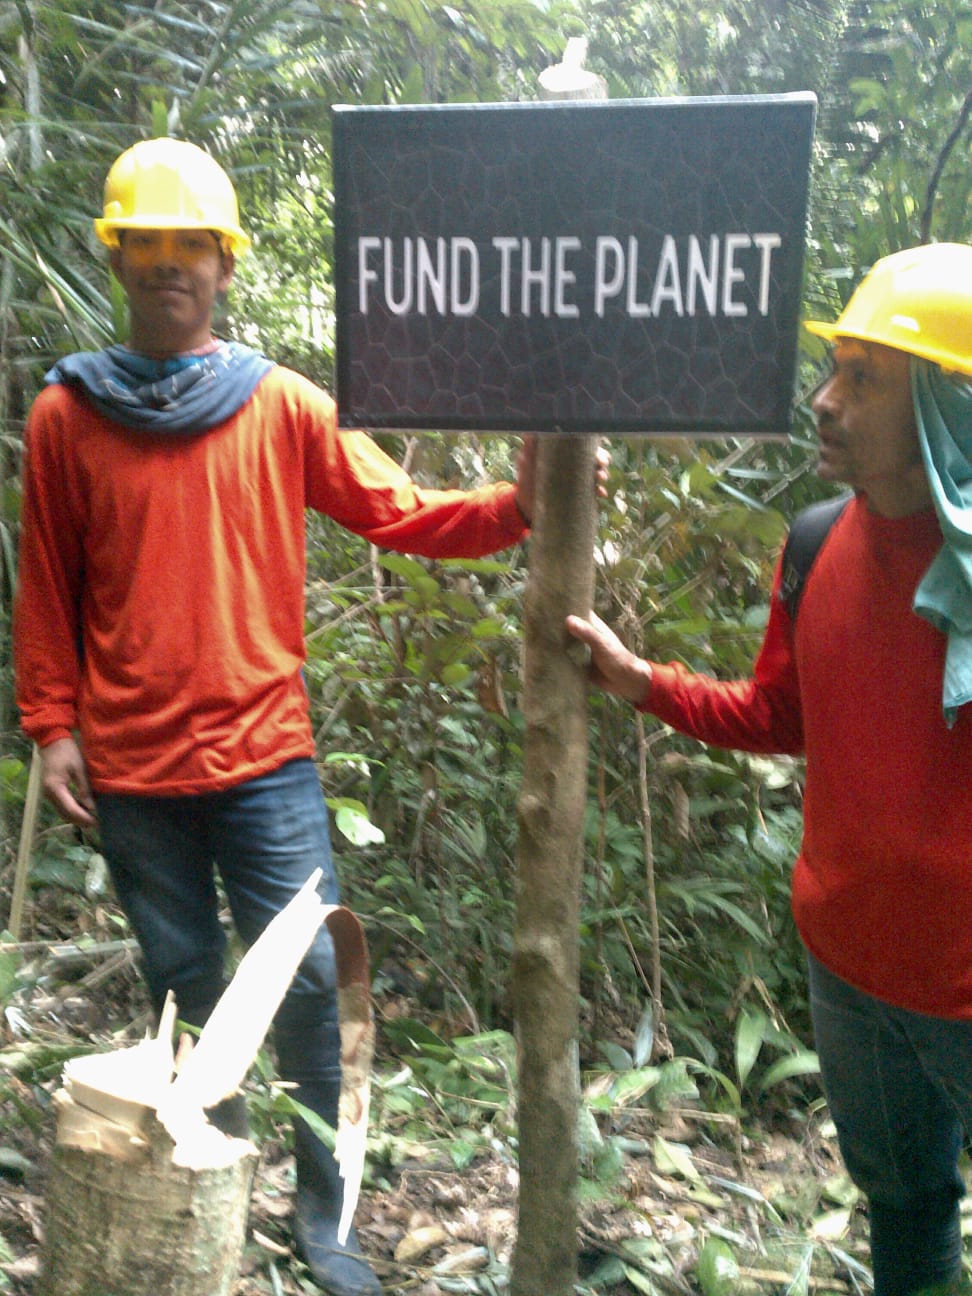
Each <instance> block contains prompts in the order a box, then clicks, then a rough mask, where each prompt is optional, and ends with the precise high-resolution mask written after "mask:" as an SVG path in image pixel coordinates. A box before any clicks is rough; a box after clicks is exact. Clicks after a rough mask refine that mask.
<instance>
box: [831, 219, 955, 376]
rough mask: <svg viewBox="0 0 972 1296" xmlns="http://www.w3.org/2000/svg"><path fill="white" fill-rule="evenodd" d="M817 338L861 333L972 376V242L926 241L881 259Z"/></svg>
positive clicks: (863, 338) (868, 339)
mask: <svg viewBox="0 0 972 1296" xmlns="http://www.w3.org/2000/svg"><path fill="white" fill-rule="evenodd" d="M806 328H807V329H808V331H809V332H811V333H814V334H816V335H817V337H822V338H826V339H827V340H828V341H833V340H834V339H835V338H859V339H860V340H861V341H862V342H880V343H881V344H882V345H883V346H889V347H894V348H895V349H896V350H898V351H907V352H908V353H909V354H910V355H917V356H923V357H924V358H925V359H926V360H932V361H934V362H935V364H939V365H941V366H942V368H943V369H950V370H953V369H954V370H958V371H959V372H960V373H964V374H968V375H970V376H972V247H969V246H968V245H966V244H965V243H926V244H923V245H922V246H921V247H914V248H908V249H907V251H905V252H894V253H892V255H891V256H886V257H882V258H881V260H880V261H877V262H875V264H874V265H873V266H872V267H871V269H870V271H869V272H868V274H867V275H866V276H865V277H864V278H863V279H862V280H861V282H860V284H859V285H858V286H857V288H856V290H855V291H854V294H853V295H852V297H851V299H850V301H849V302H848V303H847V305H846V306H845V307H844V309H843V311H842V312H841V314H840V318H839V319H838V320H837V322H836V323H835V324H824V323H822V322H821V321H820V320H808V321H807V322H806Z"/></svg>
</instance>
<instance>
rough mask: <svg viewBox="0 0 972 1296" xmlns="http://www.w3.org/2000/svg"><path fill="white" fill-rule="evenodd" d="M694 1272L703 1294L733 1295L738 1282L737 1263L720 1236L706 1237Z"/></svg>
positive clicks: (704, 1295)
mask: <svg viewBox="0 0 972 1296" xmlns="http://www.w3.org/2000/svg"><path fill="white" fill-rule="evenodd" d="M695 1272H696V1275H697V1277H698V1280H699V1286H700V1287H701V1288H702V1292H703V1296H733V1294H734V1293H735V1291H736V1289H737V1286H738V1283H739V1264H738V1262H737V1260H736V1257H735V1255H734V1253H733V1250H732V1247H731V1246H730V1245H729V1243H728V1242H726V1241H724V1240H723V1239H722V1238H715V1237H710V1238H706V1240H705V1243H704V1245H703V1246H702V1249H701V1251H700V1252H699V1260H698V1264H697V1265H696V1270H695Z"/></svg>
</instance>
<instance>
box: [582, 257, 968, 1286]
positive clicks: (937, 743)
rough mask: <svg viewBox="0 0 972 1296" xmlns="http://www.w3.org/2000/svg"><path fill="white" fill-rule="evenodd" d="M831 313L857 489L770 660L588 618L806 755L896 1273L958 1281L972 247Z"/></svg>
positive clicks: (802, 922)
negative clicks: (737, 676)
mask: <svg viewBox="0 0 972 1296" xmlns="http://www.w3.org/2000/svg"><path fill="white" fill-rule="evenodd" d="M808 327H809V328H810V329H811V330H812V331H813V332H815V333H818V334H821V335H822V336H824V337H825V338H828V339H830V340H833V341H834V343H835V346H834V354H833V370H832V373H831V375H830V377H829V378H828V379H827V380H826V382H824V383H823V385H822V386H821V387H820V388H819V389H818V391H817V393H816V397H815V400H814V411H815V413H816V417H817V423H818V430H819V436H820V475H821V476H822V477H823V478H824V479H825V480H827V481H834V482H844V483H846V485H848V486H849V487H850V488H851V491H852V492H853V494H852V496H851V497H849V501H848V502H847V504H846V505H845V507H844V508H843V511H842V512H840V514H839V516H838V517H837V520H836V521H834V522H833V523H832V525H831V527H830V530H829V532H828V533H827V534H826V536H825V538H824V539H823V542H822V544H820V547H819V548H818V549H817V551H816V556H815V559H814V560H813V561H812V565H810V566H809V569H808V571H807V572H806V573H805V575H804V577H803V582H802V593H801V594H800V595H799V602H797V601H796V592H797V586H798V585H800V579H799V578H798V577H796V575H795V572H796V566H797V564H795V563H794V562H793V561H788V560H787V553H786V552H784V555H783V557H782V558H781V561H780V563H779V564H778V566H777V571H776V578H775V582H774V588H773V594H772V599H771V604H770V615H769V622H768V624H767V629H766V634H765V637H764V640H763V645H762V648H761V650H760V653H759V656H758V658H757V661H756V664H755V668H754V672H753V676H752V678H751V679H747V680H738V681H733V682H722V681H719V680H715V679H712V678H709V677H707V676H703V675H698V674H695V673H694V672H692V671H689V670H687V669H685V668H684V667H683V666H682V665H680V664H671V665H660V664H658V663H656V662H648V661H643V660H641V659H640V658H638V657H637V656H636V655H635V654H633V653H631V652H630V651H628V650H627V649H626V648H625V647H624V646H623V644H622V643H621V642H620V641H619V640H618V638H617V637H616V636H615V635H614V633H613V632H612V631H611V630H610V629H609V628H608V626H606V625H605V624H604V622H603V621H601V620H600V619H599V618H597V617H596V616H592V617H591V618H590V620H584V619H581V618H578V617H571V618H569V619H568V626H567V628H568V630H569V632H570V633H571V634H573V635H575V636H576V637H577V638H579V639H581V640H582V641H584V642H585V643H587V644H588V645H589V646H590V649H591V653H592V664H591V676H592V681H593V682H594V683H595V684H597V685H598V686H600V687H602V688H605V689H607V690H609V691H610V692H612V693H615V694H617V695H619V696H620V697H623V698H626V699H627V700H628V701H630V702H632V703H633V704H634V705H635V706H636V707H637V708H639V709H640V710H643V711H648V712H651V713H652V714H654V715H657V716H658V717H659V718H660V719H661V720H663V721H665V722H666V723H668V724H670V725H672V726H673V727H674V728H676V729H678V730H680V731H681V732H683V733H686V734H689V735H691V736H692V737H695V738H699V739H701V740H702V741H703V742H706V743H709V744H712V745H714V746H717V747H725V748H739V749H742V750H747V751H755V752H785V753H791V754H794V755H796V754H801V753H803V754H805V756H806V786H805V794H804V834H803V842H802V845H801V850H800V855H799V858H798V859H797V862H796V866H795V869H794V874H793V911H794V915H795V918H796V922H797V926H798V928H799V931H800V935H801V936H802V938H803V941H804V943H805V945H806V947H807V951H808V961H809V969H810V1003H811V1010H812V1015H813V1024H814V1032H815V1035H816V1042H817V1049H818V1053H819V1056H820V1064H821V1073H822V1078H823V1083H824V1089H825V1091H826V1094H827V1098H828V1102H829V1104H830V1109H831V1113H832V1115H833V1118H834V1121H835V1124H836V1127H837V1133H838V1136H839V1140H840V1145H841V1150H842V1153H843V1156H844V1159H845V1161H846V1163H847V1166H848V1169H849V1171H850V1173H851V1175H852V1176H853V1178H854V1180H855V1182H856V1183H857V1184H858V1185H859V1186H860V1188H861V1189H862V1191H863V1192H864V1193H865V1194H866V1195H867V1198H868V1207H869V1215H870V1229H871V1256H872V1262H873V1268H874V1293H875V1296H916V1293H919V1292H924V1293H931V1292H935V1293H939V1294H942V1293H946V1292H947V1293H952V1292H957V1291H958V1290H960V1289H962V1290H964V1288H961V1272H962V1263H961V1261H962V1238H961V1229H960V1218H959V1199H960V1197H961V1196H962V1194H963V1191H964V1186H963V1181H962V1177H961V1175H960V1173H959V1170H958V1155H959V1152H960V1150H961V1146H962V1139H963V1133H966V1134H970V1133H972V935H970V933H972V870H970V860H972V706H969V705H968V703H969V702H970V700H972V615H970V609H972V382H970V381H969V380H970V377H972V344H970V339H972V248H970V247H966V246H964V245H958V244H935V245H930V246H925V247H920V248H915V249H911V250H908V251H905V252H900V253H896V254H895V255H893V256H890V257H886V258H884V259H883V260H882V261H879V262H878V263H877V265H876V266H874V268H873V269H872V271H871V272H870V274H869V275H868V276H867V277H866V278H865V279H864V281H863V282H862V283H861V285H860V286H859V288H858V289H857V291H856V293H855V294H854V296H853V297H852V298H851V300H850V302H849V303H848V305H847V307H846V309H845V310H844V312H843V313H842V315H841V317H840V319H839V320H838V321H837V323H836V324H821V323H814V324H810V325H808ZM805 523H806V519H805V518H804V519H802V520H801V519H800V518H798V519H797V520H796V522H795V523H794V527H793V529H792V531H791V541H792V540H793V539H794V537H795V536H796V535H797V533H798V532H800V531H801V530H802V531H803V533H804V534H805V533H806V532H805ZM805 552H806V554H807V556H808V557H809V556H810V554H809V550H807V551H805ZM789 553H790V555H792V554H793V553H794V550H793V549H792V548H790V549H789Z"/></svg>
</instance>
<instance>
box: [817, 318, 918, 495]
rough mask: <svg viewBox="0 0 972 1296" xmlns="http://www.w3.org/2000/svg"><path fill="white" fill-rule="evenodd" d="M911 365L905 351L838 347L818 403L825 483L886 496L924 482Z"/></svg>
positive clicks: (850, 343) (850, 344)
mask: <svg viewBox="0 0 972 1296" xmlns="http://www.w3.org/2000/svg"><path fill="white" fill-rule="evenodd" d="M910 365H911V358H910V356H908V355H907V354H906V353H905V352H904V351H896V350H894V349H893V348H891V347H886V346H880V345H879V344H877V343H874V342H858V341H856V340H855V339H853V338H842V339H839V340H838V341H837V343H836V345H835V347H834V355H833V370H832V372H831V374H830V377H829V378H828V379H827V380H826V382H824V383H823V385H822V386H821V387H820V388H819V389H818V391H817V393H816V395H815V397H814V400H813V411H814V413H815V414H816V416H817V430H818V432H819V435H820V462H819V468H818V471H819V473H820V476H821V477H823V478H824V480H825V481H838V482H846V483H847V485H848V486H850V487H852V488H853V489H854V490H855V491H858V492H863V493H864V494H867V495H871V494H873V493H875V492H877V494H878V496H881V495H883V494H885V493H887V492H888V491H889V490H890V491H892V492H893V491H894V489H895V487H896V485H899V484H902V485H903V484H904V483H905V482H906V481H911V480H912V479H913V478H914V477H915V475H916V473H918V474H919V475H920V476H922V477H923V473H922V470H921V451H920V448H919V444H918V428H917V425H916V423H915V413H914V405H913V402H912V396H911V373H910Z"/></svg>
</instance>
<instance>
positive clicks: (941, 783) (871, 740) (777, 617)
mask: <svg viewBox="0 0 972 1296" xmlns="http://www.w3.org/2000/svg"><path fill="white" fill-rule="evenodd" d="M941 542H942V537H941V532H940V530H939V527H938V522H937V519H936V517H935V515H934V513H933V512H931V511H929V512H923V513H919V514H915V515H913V516H911V517H906V518H900V519H889V518H883V517H879V516H877V515H875V514H873V513H869V512H868V511H867V509H866V507H865V505H864V504H863V503H862V502H861V501H860V500H853V501H852V502H851V504H850V505H849V506H848V508H847V509H846V510H845V511H844V513H843V515H842V516H841V517H840V519H839V520H838V521H837V523H836V524H835V525H834V527H833V529H832V530H831V532H830V534H829V535H828V537H827V539H826V541H825V542H824V545H823V547H822V548H821V550H820V553H819V554H818V557H817V560H816V562H815V564H814V566H813V567H812V569H811V572H810V575H809V577H808V579H807V582H806V585H805V587H804V590H803V595H802V600H801V603H800V610H799V615H798V616H797V618H796V625H795V626H794V624H793V623H792V622H791V619H790V616H789V613H788V612H787V610H786V607H785V605H784V604H783V603H782V602H781V601H780V599H779V598H778V597H777V593H778V587H779V580H780V573H779V570H778V571H777V575H776V582H775V585H774V591H773V599H772V610H771V613H770V618H769V623H768V626H767V630H766V635H765V638H764V641H763V645H762V648H761V651H760V653H759V656H758V659H757V662H756V665H755V669H754V673H753V678H752V679H751V680H748V681H744V682H735V683H721V682H718V681H715V680H712V679H710V678H708V677H705V676H698V675H693V674H691V673H690V672H688V671H686V670H684V669H683V668H682V667H680V666H678V665H668V666H656V667H654V673H653V678H652V684H651V689H650V692H649V696H648V698H647V700H646V702H645V704H644V709H646V710H649V711H651V712H653V713H654V714H655V715H657V716H659V717H660V718H661V719H662V720H664V721H665V722H667V723H668V724H670V725H672V726H674V727H675V728H677V729H679V730H680V731H682V732H684V733H688V734H690V735H692V736H694V737H696V738H699V739H701V740H702V741H703V742H706V743H710V744H713V745H715V746H721V747H727V748H729V747H732V748H739V749H742V750H747V751H758V752H784V753H791V754H797V753H799V752H801V751H803V752H805V754H806V788H805V802H804V835H803V842H802V846H801V850H800V855H799V857H798V859H797V861H796V866H795V870H794V875H793V911H794V915H795V918H796V922H797V926H798V928H799V930H800V933H801V935H802V937H803V939H804V941H805V943H806V945H807V947H808V948H809V949H810V950H811V952H812V953H813V954H814V955H815V956H816V957H817V958H818V959H819V960H820V961H821V962H822V963H823V964H824V965H825V966H826V967H828V968H830V969H831V970H832V971H833V972H835V973H836V974H837V975H838V976H840V977H843V978H844V979H845V980H846V981H849V982H850V983H851V984H853V985H855V986H857V987H858V988H859V989H862V990H864V991H866V992H868V993H870V994H873V995H876V996H877V997H879V998H881V999H883V1000H885V1001H886V1002H889V1003H893V1004H896V1005H898V1006H900V1007H904V1008H907V1009H910V1010H912V1011H915V1012H924V1013H929V1014H933V1015H936V1016H944V1017H965V1018H968V1017H972V707H965V708H963V709H962V710H961V711H960V712H959V715H958V719H957V721H956V723H955V725H954V727H953V728H952V729H949V728H948V727H947V726H946V724H945V721H944V718H943V715H942V672H943V668H944V660H945V637H944V636H943V635H942V634H941V633H939V631H937V630H935V629H934V628H933V627H932V626H931V625H930V624H929V623H928V622H927V621H924V620H923V619H922V618H920V617H919V616H917V615H916V614H915V613H914V612H913V611H912V599H913V597H914V593H915V589H916V587H917V585H918V582H919V581H920V579H921V577H922V575H923V574H924V572H925V570H926V569H927V567H928V565H929V563H930V562H931V560H932V558H933V557H934V556H935V554H936V553H937V552H938V549H939V547H940V546H941Z"/></svg>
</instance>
